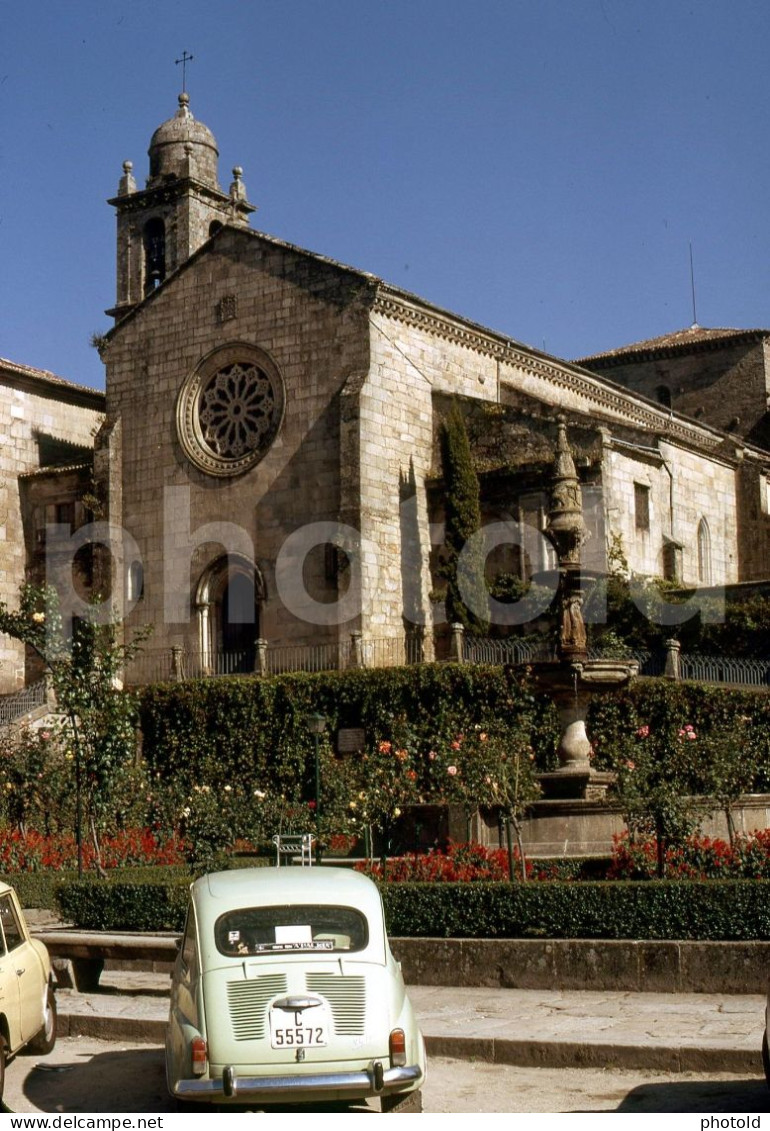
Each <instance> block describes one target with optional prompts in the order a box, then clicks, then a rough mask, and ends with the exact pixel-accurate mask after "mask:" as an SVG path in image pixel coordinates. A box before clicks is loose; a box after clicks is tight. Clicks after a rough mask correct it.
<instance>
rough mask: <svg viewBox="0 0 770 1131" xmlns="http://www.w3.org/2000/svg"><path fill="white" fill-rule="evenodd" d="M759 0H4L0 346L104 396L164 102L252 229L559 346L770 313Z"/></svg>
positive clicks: (763, 11) (594, 348)
mask: <svg viewBox="0 0 770 1131" xmlns="http://www.w3.org/2000/svg"><path fill="white" fill-rule="evenodd" d="M768 42H770V4H768V3H767V0H720V2H717V0H690V2H683V0H444V2H439V0H380V2H375V0H322V2H318V3H311V2H310V0H260V2H258V3H257V2H250V0H217V3H214V4H212V3H211V2H210V0H208V2H206V3H203V2H201V0H186V2H181V0H131V3H129V4H127V3H125V0H120V2H113V0H72V2H70V3H61V2H59V0H50V2H46V3H44V2H42V0H27V2H26V3H19V2H18V0H0V356H2V357H6V358H10V359H12V360H14V361H20V362H24V363H26V364H29V365H35V366H39V367H41V368H46V369H51V370H53V371H54V372H56V373H59V374H61V375H62V376H64V377H68V378H70V379H71V380H74V381H79V382H82V383H84V384H89V385H96V386H102V385H103V372H102V366H101V363H100V361H99V358H98V355H97V354H96V352H95V351H94V350H93V349H92V348H91V347H90V345H89V337H90V335H91V334H92V333H93V332H94V331H104V330H105V329H107V328H108V327H109V325H110V319H108V318H107V317H106V316H105V314H104V310H105V308H107V307H109V306H110V305H112V303H113V301H114V297H115V279H114V272H115V228H114V215H113V213H112V209H111V208H109V207H108V205H107V204H106V203H105V201H106V198H107V197H109V196H113V195H114V194H115V191H116V189H117V183H118V179H119V177H120V174H121V165H122V162H123V161H124V160H125V159H127V158H128V159H131V160H132V161H133V162H134V172H135V175H136V177H137V180H138V181H139V183H140V184H143V183H144V177H145V176H146V173H147V156H146V152H147V145H148V142H149V139H150V135H151V134H152V132H153V130H154V129H155V128H156V126H158V125H159V124H160V122H162V121H163V120H164V119H166V118H168V117H171V116H172V114H173V113H174V111H175V110H176V99H177V94H178V93H179V90H180V89H181V74H180V71H181V68H180V67H178V66H175V64H174V60H175V59H176V58H178V57H179V56H180V55H181V53H182V51H183V50H187V51H188V52H191V53H192V54H193V56H194V61H193V62H192V64H191V65H190V67H189V71H188V83H187V85H188V90H189V93H190V98H191V109H192V112H193V114H194V115H195V116H196V117H197V118H199V119H200V120H201V121H203V122H205V123H206V125H208V126H209V128H210V129H211V130H213V132H214V134H215V136H216V138H217V141H218V144H219V151H220V182H221V183H222V184H223V185H224V186H225V187H226V186H227V185H228V184H229V181H230V179H231V178H230V171H231V169H232V166H233V165H235V164H240V165H242V166H243V169H244V180H245V183H246V187H247V190H248V193H249V198H250V199H251V201H252V202H253V203H255V204H257V205H258V207H259V211H258V212H257V213H256V216H255V217H254V218H253V220H252V226H253V227H257V228H259V229H261V230H263V231H266V232H269V233H271V234H273V235H276V236H279V237H281V238H283V239H287V240H290V241H291V242H293V243H296V244H299V245H300V246H302V247H306V248H308V249H310V250H313V251H318V252H321V253H323V254H325V255H329V256H332V257H333V258H335V259H337V260H340V261H341V262H343V263H349V264H351V265H352V266H355V267H359V268H362V269H364V270H367V271H371V272H373V273H374V274H377V275H380V276H382V277H383V278H385V279H386V280H387V281H388V282H391V283H395V284H396V285H398V286H402V287H404V288H406V289H408V290H411V291H414V292H416V293H417V294H420V295H422V296H423V297H424V298H426V299H428V300H430V301H431V302H434V303H437V304H438V305H440V306H444V307H447V308H448V309H450V310H453V311H456V312H458V313H460V314H463V315H466V316H467V317H469V318H471V319H473V320H474V321H477V322H480V323H483V324H485V325H487V326H490V327H492V328H493V329H496V330H500V331H502V332H504V333H506V334H509V335H511V336H512V337H514V338H517V339H518V340H519V341H523V342H527V343H529V344H531V345H534V346H537V347H538V348H545V349H547V350H548V351H549V352H551V353H554V354H556V355H558V356H562V357H573V358H574V357H580V356H584V355H586V354H589V353H592V352H598V351H601V350H604V349H610V348H613V347H615V346H619V345H623V344H627V343H629V342H633V341H638V340H640V339H643V338H648V337H653V336H656V335H658V334H662V333H666V332H668V331H671V330H673V329H678V328H681V327H683V326H686V325H689V324H690V322H691V321H692V301H691V292H690V262H689V244H690V242H692V245H693V256H694V264H695V277H696V295H697V317H698V321H699V322H700V323H701V325H706V326H736V327H768V326H770V309H768V304H769V302H770V223H769V222H768V196H769V195H770V146H768V137H770V130H769V129H768V116H769V115H770V98H769V96H768V93H767V44H768Z"/></svg>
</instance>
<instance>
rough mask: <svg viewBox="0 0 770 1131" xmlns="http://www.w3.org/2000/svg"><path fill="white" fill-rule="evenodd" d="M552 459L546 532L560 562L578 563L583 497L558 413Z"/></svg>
mask: <svg viewBox="0 0 770 1131" xmlns="http://www.w3.org/2000/svg"><path fill="white" fill-rule="evenodd" d="M557 421H558V429H559V431H558V438H557V442H556V453H555V457H554V463H553V487H552V488H551V499H550V503H549V507H548V523H547V526H546V532H547V534H548V535H549V537H550V538H551V541H552V542H553V544H554V546H555V547H556V553H557V557H558V559H559V565H560V566H579V565H580V548H581V546H582V545H583V543H584V542H585V540H586V525H585V522H584V521H583V497H582V493H581V490H580V480H579V479H578V474H577V469H576V468H575V461H574V459H573V458H572V452H571V450H570V446H569V444H568V442H567V421H566V419H565V417H564V416H559V417H558V418H557Z"/></svg>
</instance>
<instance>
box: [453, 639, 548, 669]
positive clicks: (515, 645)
mask: <svg viewBox="0 0 770 1131" xmlns="http://www.w3.org/2000/svg"><path fill="white" fill-rule="evenodd" d="M545 659H550V654H549V653H548V645H547V643H546V642H545V641H543V640H541V639H538V640H528V639H526V638H524V639H517V638H515V637H508V638H507V639H504V640H498V639H493V638H491V637H482V636H465V638H464V639H463V660H464V661H465V663H467V664H527V663H531V662H532V661H534V660H545Z"/></svg>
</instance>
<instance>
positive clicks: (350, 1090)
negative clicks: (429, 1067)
mask: <svg viewBox="0 0 770 1131" xmlns="http://www.w3.org/2000/svg"><path fill="white" fill-rule="evenodd" d="M380 1074H381V1079H382V1087H377V1085H376V1083H375V1080H376V1079H377V1077H380ZM422 1077H423V1071H422V1069H421V1068H420V1067H419V1065H416V1064H415V1065H410V1066H408V1067H405V1068H383V1067H382V1064H381V1062H379V1061H375V1063H374V1064H373V1065H372V1067H371V1069H366V1070H365V1071H362V1072H319V1073H316V1074H314V1075H312V1076H236V1075H235V1073H234V1072H233V1071H232V1069H227V1068H225V1070H224V1072H223V1073H222V1075H221V1076H219V1077H217V1078H216V1079H214V1080H179V1081H177V1083H176V1084H175V1085H174V1095H175V1096H179V1098H180V1099H186V1100H208V1099H217V1098H219V1097H223V1098H226V1099H228V1100H232V1099H238V1098H241V1099H252V1098H255V1097H256V1098H262V1099H282V1098H285V1099H290V1098H292V1097H294V1098H295V1099H296V1100H297V1101H298V1102H299V1103H301V1102H302V1100H303V1098H304V1097H307V1096H308V1093H311V1092H335V1093H339V1092H341V1093H345V1094H348V1095H355V1096H382V1095H387V1094H389V1093H390V1092H400V1091H404V1090H405V1089H406V1088H408V1086H409V1085H410V1084H419V1083H420V1081H421V1080H422Z"/></svg>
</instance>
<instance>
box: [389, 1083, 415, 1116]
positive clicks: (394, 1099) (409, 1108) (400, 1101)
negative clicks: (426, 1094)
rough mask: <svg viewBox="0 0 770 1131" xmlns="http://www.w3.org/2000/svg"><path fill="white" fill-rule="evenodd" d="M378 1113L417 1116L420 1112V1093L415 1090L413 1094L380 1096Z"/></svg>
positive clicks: (402, 1093)
mask: <svg viewBox="0 0 770 1131" xmlns="http://www.w3.org/2000/svg"><path fill="white" fill-rule="evenodd" d="M380 1111H383V1112H386V1111H388V1112H393V1113H394V1114H395V1115H400V1114H401V1113H404V1114H409V1115H412V1114H415V1113H417V1114H419V1113H421V1112H422V1092H421V1091H420V1089H419V1088H417V1089H416V1090H415V1091H414V1092H395V1093H393V1094H392V1095H390V1096H382V1097H381V1098H380Z"/></svg>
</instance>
